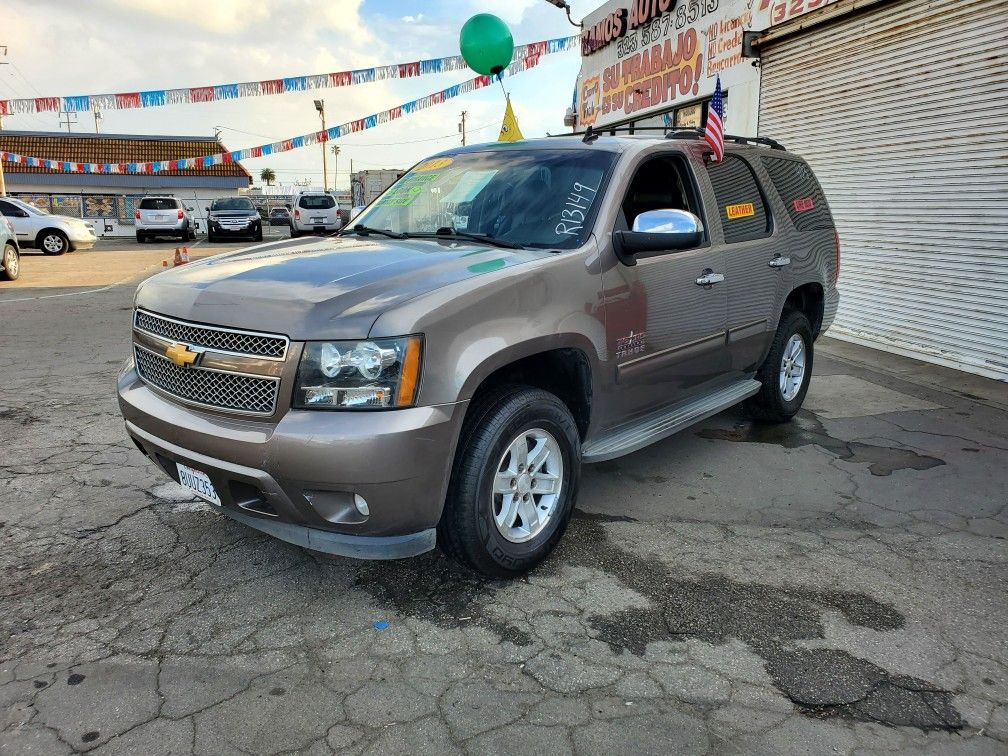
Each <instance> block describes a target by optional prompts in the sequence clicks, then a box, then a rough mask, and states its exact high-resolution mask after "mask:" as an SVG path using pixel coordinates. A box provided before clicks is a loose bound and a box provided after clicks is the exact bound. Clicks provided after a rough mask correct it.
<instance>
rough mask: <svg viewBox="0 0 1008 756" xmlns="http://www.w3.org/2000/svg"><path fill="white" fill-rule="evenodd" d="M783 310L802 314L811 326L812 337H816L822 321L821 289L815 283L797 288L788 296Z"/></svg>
mask: <svg viewBox="0 0 1008 756" xmlns="http://www.w3.org/2000/svg"><path fill="white" fill-rule="evenodd" d="M784 309H785V310H798V311H799V312H802V313H804V314H805V317H806V318H808V321H809V323H810V324H811V326H812V336H813V337H814V338H815V337H818V336H819V329H820V328H822V319H823V287H822V286H821V285H820V284H817V283H807V284H803V285H802V286H799V287H798V288H797V289H795V290H794V291H792V292H791V293H790V294H788V297H787V300H786V301H785V302H784Z"/></svg>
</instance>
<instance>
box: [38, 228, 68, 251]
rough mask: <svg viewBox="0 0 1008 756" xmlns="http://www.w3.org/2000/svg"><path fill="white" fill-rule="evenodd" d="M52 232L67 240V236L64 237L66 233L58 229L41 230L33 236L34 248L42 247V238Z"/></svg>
mask: <svg viewBox="0 0 1008 756" xmlns="http://www.w3.org/2000/svg"><path fill="white" fill-rule="evenodd" d="M54 231H55V232H56V233H57V234H59V235H60V236H62V237H63V238H64V239H67V238H68V237H67V235H66V231H62V230H60V229H58V228H43V229H42V230H41V231H39V232H38V233H37V234H36V235H35V246H36V247H40V246H42V237H43V236H45V235H46V234H51V233H53V232H54Z"/></svg>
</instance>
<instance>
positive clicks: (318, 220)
mask: <svg viewBox="0 0 1008 756" xmlns="http://www.w3.org/2000/svg"><path fill="white" fill-rule="evenodd" d="M311 222H312V223H325V218H312V219H311Z"/></svg>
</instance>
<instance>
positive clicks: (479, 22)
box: [459, 13, 514, 76]
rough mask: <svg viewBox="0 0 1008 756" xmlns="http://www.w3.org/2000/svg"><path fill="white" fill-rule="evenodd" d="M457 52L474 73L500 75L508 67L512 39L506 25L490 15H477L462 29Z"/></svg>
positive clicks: (512, 52)
mask: <svg viewBox="0 0 1008 756" xmlns="http://www.w3.org/2000/svg"><path fill="white" fill-rule="evenodd" d="M459 49H460V50H461V51H462V57H463V58H465V62H466V63H468V64H469V67H470V68H471V69H472V70H473V71H475V72H476V73H480V74H483V75H484V76H489V75H490V74H499V73H500V72H501V71H503V70H504V69H505V68H507V67H508V66H509V65H510V64H511V56H512V55H514V39H512V37H511V31H510V30H509V29H508V28H507V24H505V23H504V22H503V21H501V20H500V19H499V18H497V16H494V15H493V14H491V13H479V14H477V15H475V16H473V17H472V18H470V19H469V20H468V21H466V22H465V24H464V25H463V26H462V31H461V33H460V34H459Z"/></svg>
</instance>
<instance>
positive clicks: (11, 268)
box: [0, 218, 21, 281]
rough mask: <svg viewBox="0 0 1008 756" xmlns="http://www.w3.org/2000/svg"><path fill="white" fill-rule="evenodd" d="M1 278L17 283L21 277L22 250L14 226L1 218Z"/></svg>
mask: <svg viewBox="0 0 1008 756" xmlns="http://www.w3.org/2000/svg"><path fill="white" fill-rule="evenodd" d="M0 247H2V249H3V254H2V255H0V278H6V279H7V280H8V281H16V280H17V278H18V276H20V275H21V250H20V249H19V248H18V243H17V235H16V234H15V233H14V226H13V224H12V223H11V222H10V221H9V220H7V219H6V218H0Z"/></svg>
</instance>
